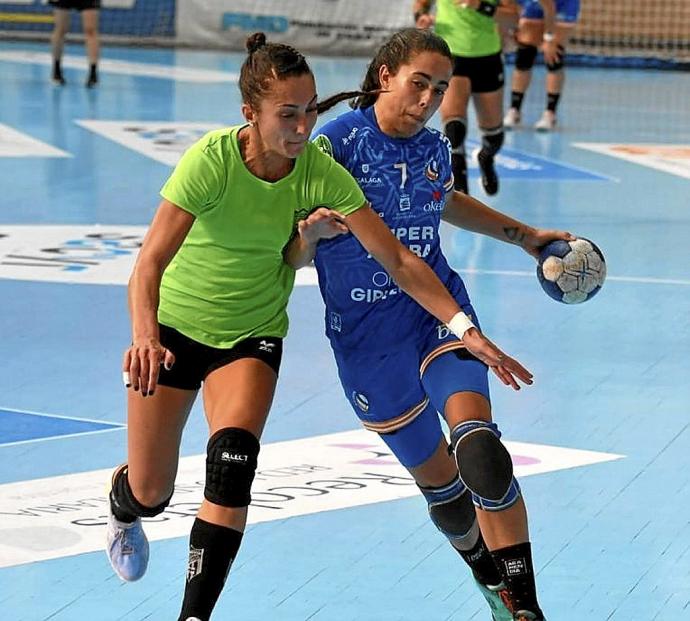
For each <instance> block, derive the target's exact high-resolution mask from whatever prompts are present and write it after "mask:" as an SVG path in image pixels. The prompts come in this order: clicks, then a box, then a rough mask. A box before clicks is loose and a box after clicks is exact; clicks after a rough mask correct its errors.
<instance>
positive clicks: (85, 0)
mask: <svg viewBox="0 0 690 621" xmlns="http://www.w3.org/2000/svg"><path fill="white" fill-rule="evenodd" d="M48 4H49V5H50V6H52V7H53V8H55V9H65V10H66V11H68V10H69V9H74V10H75V11H86V10H88V9H100V8H101V0H48Z"/></svg>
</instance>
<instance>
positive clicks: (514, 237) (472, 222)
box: [443, 192, 574, 257]
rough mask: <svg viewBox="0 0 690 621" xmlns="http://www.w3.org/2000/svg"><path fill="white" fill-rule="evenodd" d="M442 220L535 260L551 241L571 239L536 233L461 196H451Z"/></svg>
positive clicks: (564, 234)
mask: <svg viewBox="0 0 690 621" xmlns="http://www.w3.org/2000/svg"><path fill="white" fill-rule="evenodd" d="M443 219H444V220H445V221H446V222H448V223H449V224H452V225H453V226H457V227H459V228H462V229H465V230H467V231H472V232H474V233H481V234H482V235H488V236H489V237H493V238H495V239H498V240H500V241H504V242H507V243H509V244H514V245H516V246H520V247H521V248H522V249H523V250H524V251H525V252H527V253H528V254H531V255H532V256H534V257H536V256H538V255H539V248H541V247H542V246H544V245H545V244H547V243H548V242H550V241H553V240H554V239H567V240H572V239H574V237H573V236H572V235H571V234H570V233H567V232H565V231H554V230H544V229H535V228H534V227H531V226H529V225H527V224H524V223H522V222H520V221H519V220H515V219H513V218H511V217H510V216H507V215H505V214H504V213H501V212H500V211H496V210H495V209H491V207H489V206H488V205H485V204H484V203H482V202H481V201H478V200H477V199H476V198H472V197H471V196H468V195H467V194H463V193H462V192H451V193H450V195H449V197H448V199H447V201H446V207H445V209H444V211H443Z"/></svg>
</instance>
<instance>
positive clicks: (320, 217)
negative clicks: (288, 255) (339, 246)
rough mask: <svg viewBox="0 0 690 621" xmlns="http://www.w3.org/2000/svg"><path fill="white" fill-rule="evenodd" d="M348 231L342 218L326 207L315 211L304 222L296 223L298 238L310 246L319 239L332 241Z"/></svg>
mask: <svg viewBox="0 0 690 621" xmlns="http://www.w3.org/2000/svg"><path fill="white" fill-rule="evenodd" d="M349 230H350V229H348V228H347V225H346V224H345V222H343V216H342V215H341V214H339V213H338V212H337V211H333V210H332V209H327V208H326V207H319V208H318V209H315V210H314V211H312V212H311V213H310V214H309V215H308V216H307V217H306V218H305V219H304V220H300V221H299V222H298V223H297V232H298V233H299V235H300V237H301V238H302V239H303V240H304V241H306V242H308V243H310V244H315V243H317V242H318V241H319V240H320V239H332V238H333V237H337V236H338V235H342V234H343V233H347V232H349Z"/></svg>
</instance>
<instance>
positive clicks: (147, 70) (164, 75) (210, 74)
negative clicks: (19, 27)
mask: <svg viewBox="0 0 690 621" xmlns="http://www.w3.org/2000/svg"><path fill="white" fill-rule="evenodd" d="M3 60H4V61H8V62H16V63H27V64H31V65H47V66H49V67H50V66H52V65H53V59H52V57H51V55H50V54H48V53H46V52H9V51H4V52H0V61H3ZM62 66H63V67H68V68H70V69H83V70H86V69H87V66H86V59H85V58H84V57H82V56H70V55H67V56H63V57H62ZM98 69H99V71H101V72H103V73H121V74H123V75H133V76H144V77H147V78H161V79H164V80H175V81H177V82H202V83H203V82H207V83H217V82H237V80H238V79H239V76H238V75H237V74H236V73H232V72H230V71H214V70H212V69H201V68H198V69H197V68H194V67H175V66H171V65H160V64H154V63H135V62H129V61H126V60H112V59H108V58H102V59H101V60H100V61H99V63H98Z"/></svg>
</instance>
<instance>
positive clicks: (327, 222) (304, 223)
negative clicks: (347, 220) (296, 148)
mask: <svg viewBox="0 0 690 621" xmlns="http://www.w3.org/2000/svg"><path fill="white" fill-rule="evenodd" d="M365 204H368V203H365ZM347 232H348V228H347V226H346V225H345V224H343V216H342V215H341V214H339V213H338V212H337V211H333V210H331V209H327V208H326V207H319V208H318V209H315V210H314V211H312V212H311V213H310V214H309V215H308V216H307V217H306V218H305V219H304V220H300V221H299V222H298V223H297V232H296V234H295V235H294V236H293V238H292V239H291V240H290V241H289V242H288V244H287V246H285V250H284V251H283V258H284V260H285V263H287V264H288V265H290V266H291V267H293V268H294V269H296V270H298V269H299V268H300V267H305V266H306V265H309V264H310V263H311V262H312V261H313V260H314V256H315V255H316V245H317V244H318V243H319V239H330V238H332V237H336V236H337V235H340V234H341V233H347Z"/></svg>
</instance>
